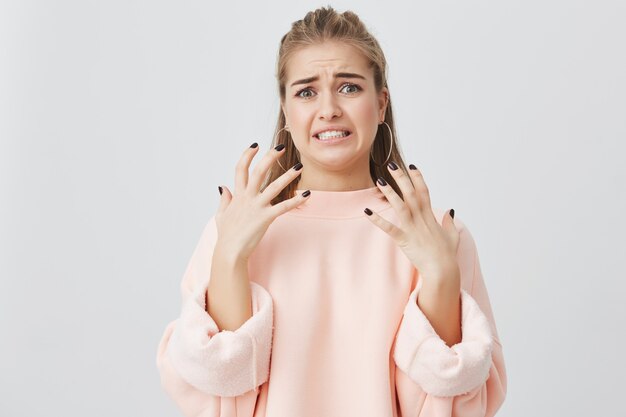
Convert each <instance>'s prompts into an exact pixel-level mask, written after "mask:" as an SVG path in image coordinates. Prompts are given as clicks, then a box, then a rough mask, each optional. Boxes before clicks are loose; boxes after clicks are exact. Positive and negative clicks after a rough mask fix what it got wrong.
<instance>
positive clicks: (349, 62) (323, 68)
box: [287, 42, 369, 85]
mask: <svg viewBox="0 0 626 417" xmlns="http://www.w3.org/2000/svg"><path fill="white" fill-rule="evenodd" d="M338 70H342V71H344V70H345V71H348V70H350V71H351V72H356V73H359V74H361V75H363V76H364V77H367V76H368V75H369V65H368V62H367V59H366V58H365V57H364V56H363V54H362V53H361V52H360V51H359V50H358V49H356V48H355V47H354V46H352V45H348V44H346V43H342V42H324V43H322V44H318V45H310V46H306V47H303V48H301V49H299V50H298V51H296V52H295V53H294V54H293V55H292V56H291V57H290V59H289V62H288V63H287V85H289V83H290V82H291V81H293V80H296V79H300V78H304V77H309V76H313V75H321V76H322V77H324V76H328V77H332V73H333V72H336V71H338Z"/></svg>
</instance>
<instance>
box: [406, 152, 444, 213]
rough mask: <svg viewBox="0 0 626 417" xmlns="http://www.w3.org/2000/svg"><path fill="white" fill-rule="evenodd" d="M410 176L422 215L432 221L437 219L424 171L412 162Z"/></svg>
mask: <svg viewBox="0 0 626 417" xmlns="http://www.w3.org/2000/svg"><path fill="white" fill-rule="evenodd" d="M409 177H410V178H411V181H412V182H413V186H414V187H415V192H416V194H417V201H418V204H419V208H420V210H421V212H422V215H423V216H424V217H425V218H426V219H427V220H428V221H430V222H433V221H437V219H435V215H434V213H433V209H432V206H431V204H430V192H429V191H428V186H427V185H426V182H425V181H424V177H423V176H422V172H421V171H420V170H419V169H417V167H416V166H415V165H413V164H411V165H409Z"/></svg>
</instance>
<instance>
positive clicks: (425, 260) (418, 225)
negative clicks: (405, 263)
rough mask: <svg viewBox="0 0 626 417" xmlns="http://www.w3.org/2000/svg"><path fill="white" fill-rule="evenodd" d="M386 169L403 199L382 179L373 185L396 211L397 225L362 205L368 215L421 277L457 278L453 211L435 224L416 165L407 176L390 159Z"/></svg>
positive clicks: (422, 180)
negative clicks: (440, 223)
mask: <svg viewBox="0 0 626 417" xmlns="http://www.w3.org/2000/svg"><path fill="white" fill-rule="evenodd" d="M387 168H388V169H389V171H390V172H391V175H392V176H393V177H394V179H395V180H396V182H397V184H398V186H399V187H400V190H401V191H402V196H403V198H404V199H403V198H401V197H400V196H399V195H398V194H397V193H396V192H395V191H394V189H393V188H392V187H391V186H389V185H388V184H387V183H386V182H385V180H384V179H383V178H379V179H378V181H377V185H378V188H379V189H380V190H381V191H382V192H383V193H384V194H385V196H386V197H387V200H388V201H389V202H390V203H391V206H392V207H393V208H394V209H395V211H396V212H397V214H398V219H399V222H400V224H398V225H394V224H393V223H391V222H388V221H387V220H385V219H384V218H382V217H381V216H380V215H378V214H376V213H373V212H372V211H371V210H369V209H367V208H366V209H365V213H366V214H368V218H369V219H370V220H371V221H372V222H373V223H374V224H375V225H376V226H378V227H379V228H380V229H381V230H383V231H384V232H385V233H387V234H388V235H389V236H391V237H392V238H393V239H394V240H395V242H396V243H397V244H398V246H399V247H400V248H401V249H402V251H403V252H404V253H405V254H406V256H407V257H408V258H409V259H410V260H411V262H412V263H413V265H414V266H415V267H416V268H417V269H418V270H419V272H420V276H422V277H423V278H424V279H425V280H429V279H430V280H446V279H448V280H458V279H459V266H458V262H457V260H456V251H457V249H458V246H459V232H458V230H457V229H456V226H455V225H454V217H453V216H454V210H450V211H448V213H447V214H446V215H445V216H444V218H443V221H442V225H439V223H438V222H437V219H435V216H434V214H433V210H432V207H431V204H430V195H429V193H428V187H427V186H426V183H425V182H424V178H423V177H422V174H421V173H420V171H419V170H418V169H417V167H415V165H413V164H411V165H409V168H410V170H409V175H406V173H404V171H403V170H401V169H398V166H397V165H396V164H395V163H394V162H390V163H389V164H388V166H387Z"/></svg>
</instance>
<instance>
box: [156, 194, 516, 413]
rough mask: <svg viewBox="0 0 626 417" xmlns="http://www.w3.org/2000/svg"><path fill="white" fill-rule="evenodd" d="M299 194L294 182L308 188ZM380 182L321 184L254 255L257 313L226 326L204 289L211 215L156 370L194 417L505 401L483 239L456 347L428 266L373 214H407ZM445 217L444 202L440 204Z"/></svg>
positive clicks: (460, 256)
mask: <svg viewBox="0 0 626 417" xmlns="http://www.w3.org/2000/svg"><path fill="white" fill-rule="evenodd" d="M302 191H303V190H298V193H301V192H302ZM383 197H384V196H383V194H382V193H381V192H380V190H378V188H377V187H373V188H369V189H364V190H356V191H342V192H332V191H312V193H311V196H310V197H309V200H308V201H307V202H306V203H304V204H302V205H301V206H300V207H298V208H296V209H293V210H291V211H290V212H288V213H286V214H284V215H282V216H280V217H278V218H277V219H276V220H275V221H274V222H273V223H272V225H271V226H270V228H269V229H268V231H267V232H266V234H265V236H264V237H263V239H262V240H261V242H260V243H259V245H258V246H257V248H256V250H255V252H254V253H253V254H252V256H251V258H250V260H249V263H248V271H249V278H250V285H251V290H252V307H253V316H252V317H251V318H250V319H249V320H248V321H246V322H245V323H244V324H243V325H242V326H241V327H240V328H239V329H237V330H235V331H234V332H230V331H222V332H217V326H216V324H215V322H214V321H213V319H212V318H211V317H210V316H209V315H208V314H207V313H206V308H205V307H206V306H205V304H204V303H205V297H204V296H205V292H206V290H207V287H208V280H209V278H210V267H211V258H212V252H213V251H212V249H213V247H214V244H215V241H216V239H217V231H216V227H215V219H214V218H213V217H212V218H211V219H210V220H209V222H208V223H207V225H206V227H205V228H204V230H203V233H202V236H201V238H200V241H199V243H198V245H197V246H196V249H195V251H194V253H193V255H192V257H191V260H190V262H189V264H188V266H187V269H186V271H185V273H184V276H183V279H182V283H181V292H182V311H181V314H180V317H179V318H177V319H176V320H174V321H172V322H170V323H169V324H168V325H167V326H166V328H165V331H164V333H163V335H162V337H161V340H160V342H159V346H158V351H157V367H158V369H159V373H160V377H161V384H162V386H163V388H164V390H165V392H166V393H167V394H168V395H169V396H170V398H172V400H173V401H174V402H175V403H176V405H177V406H178V407H179V409H180V410H181V412H182V413H183V415H185V416H189V417H190V416H194V417H198V416H205V417H208V416H211V417H220V416H221V417H235V416H237V417H293V416H299V417H308V416H311V417H313V416H315V417H332V416H337V417H344V416H376V417H380V416H389V417H407V416H414V417H420V416H421V417H431V416H432V417H444V416H450V417H453V416H454V417H464V416H468V417H469V416H493V415H494V414H495V413H496V411H497V410H498V409H499V407H500V406H501V404H502V402H503V401H504V398H505V396H506V383H507V380H506V370H505V365H504V357H503V352H502V345H501V343H500V341H499V337H498V333H497V328H496V325H495V320H494V316H493V312H492V310H491V305H490V302H489V297H488V294H487V289H486V286H485V283H484V280H483V277H482V273H481V270H480V263H479V260H478V255H477V250H476V245H475V242H474V239H473V238H472V236H471V234H470V232H469V230H468V229H467V227H465V225H464V224H463V222H462V221H461V220H460V219H459V218H458V217H457V218H456V219H455V224H456V226H457V228H458V229H459V231H460V236H461V241H460V244H459V250H458V252H457V260H458V262H459V267H460V270H461V289H462V291H461V307H462V341H461V342H460V343H458V344H456V345H454V346H452V347H448V346H447V345H446V344H445V342H443V340H441V338H440V337H439V336H438V335H437V333H436V332H435V331H434V329H433V327H432V326H431V325H430V323H429V321H428V319H427V317H426V316H425V315H424V314H423V313H422V312H421V310H420V309H419V307H418V306H417V303H416V297H417V294H418V292H419V290H420V288H421V283H422V282H421V279H420V275H419V271H417V270H416V269H415V267H414V266H413V265H412V264H411V263H410V261H409V260H408V259H407V258H406V256H405V255H404V254H403V253H402V252H401V250H400V249H399V248H398V247H397V245H396V244H395V242H393V240H392V239H391V238H390V237H389V236H388V235H386V234H385V233H384V232H383V231H381V230H380V229H378V228H377V227H376V226H375V225H373V224H372V223H371V222H370V221H369V219H367V218H366V217H365V216H366V215H365V213H363V209H364V208H365V207H369V208H370V209H372V210H373V211H375V212H377V213H378V214H380V215H381V216H383V217H384V218H386V219H387V220H389V221H391V222H393V223H396V224H397V222H398V220H397V217H396V214H395V211H394V209H393V208H392V207H391V205H390V204H389V203H388V202H387V201H386V200H385V199H384V198H383ZM433 213H434V214H435V217H436V218H437V220H438V221H439V222H440V223H441V220H442V217H443V215H444V213H445V212H444V210H441V209H433Z"/></svg>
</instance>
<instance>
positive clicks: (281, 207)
mask: <svg viewBox="0 0 626 417" xmlns="http://www.w3.org/2000/svg"><path fill="white" fill-rule="evenodd" d="M310 196H311V191H310V190H306V191H305V192H303V193H300V194H296V195H295V196H293V197H291V198H288V199H286V200H283V201H281V202H280V203H277V204H274V205H273V206H272V207H271V208H270V213H271V215H272V216H273V217H272V218H276V217H278V216H280V215H281V214H284V213H286V212H288V211H289V210H291V209H294V208H296V207H298V206H299V205H300V204H302V203H304V202H305V201H306V200H307V199H308V198H309V197H310Z"/></svg>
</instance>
